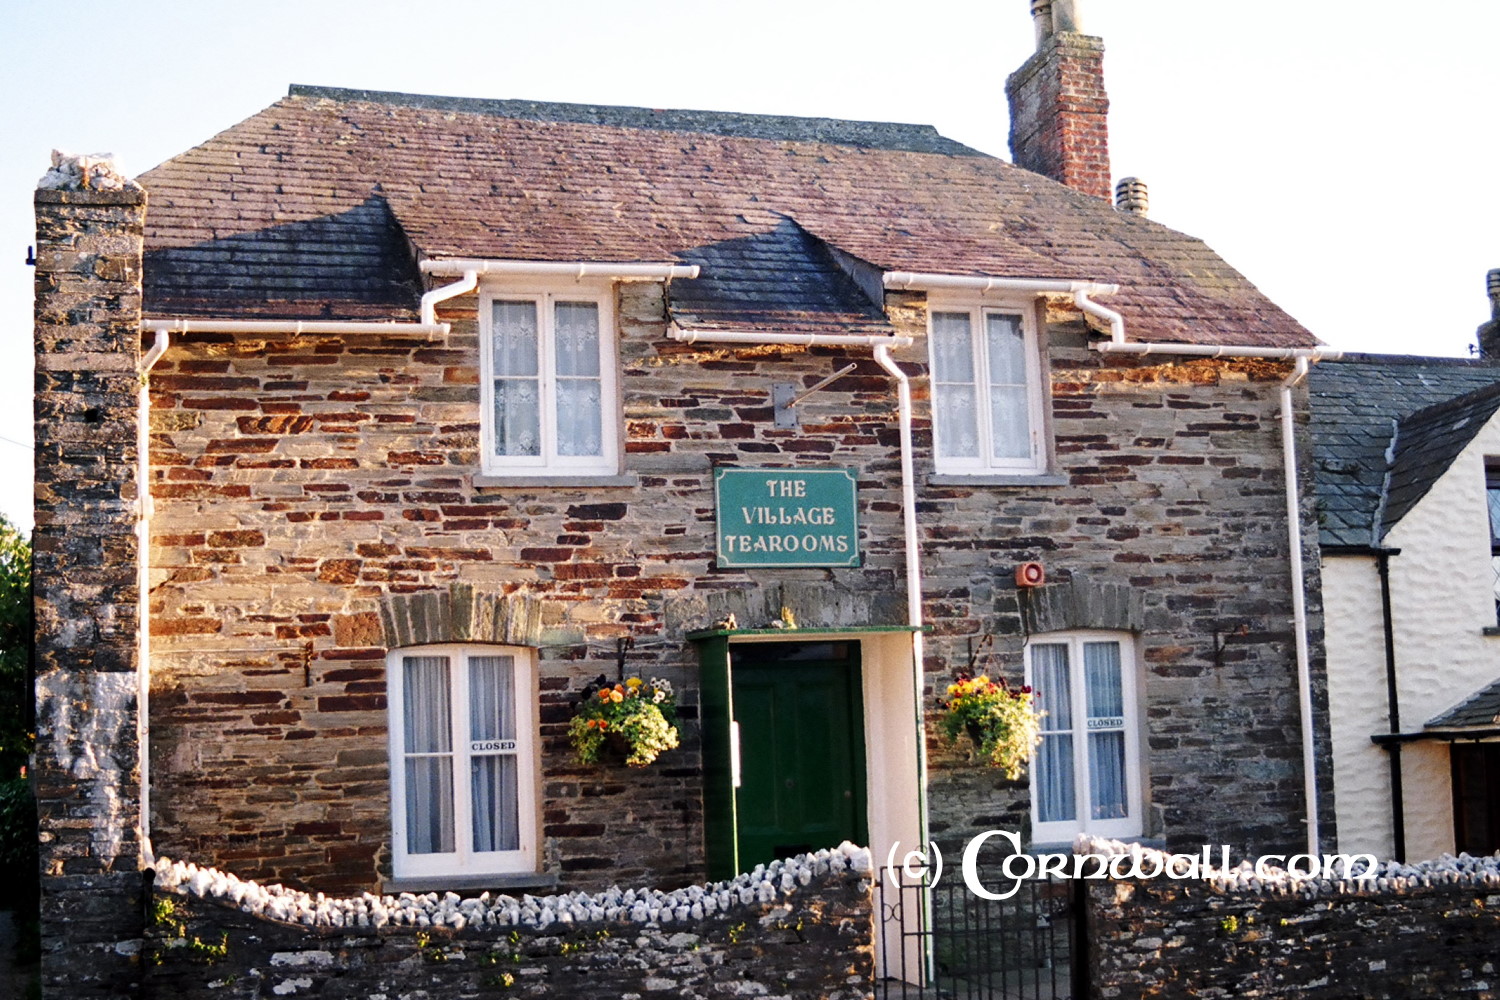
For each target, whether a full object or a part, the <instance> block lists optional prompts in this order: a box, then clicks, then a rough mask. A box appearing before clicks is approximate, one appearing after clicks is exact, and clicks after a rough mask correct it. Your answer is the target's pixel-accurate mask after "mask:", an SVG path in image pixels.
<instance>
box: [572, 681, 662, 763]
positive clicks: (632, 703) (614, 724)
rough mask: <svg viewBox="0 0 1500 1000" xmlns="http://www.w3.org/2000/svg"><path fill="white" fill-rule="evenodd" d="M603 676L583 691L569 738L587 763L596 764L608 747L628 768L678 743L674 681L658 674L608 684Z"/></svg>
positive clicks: (652, 759)
mask: <svg viewBox="0 0 1500 1000" xmlns="http://www.w3.org/2000/svg"><path fill="white" fill-rule="evenodd" d="M602 682H603V678H600V680H599V681H597V682H595V683H594V684H591V685H590V686H589V687H587V688H585V689H584V691H583V700H582V701H581V702H580V703H579V705H578V712H577V713H576V714H575V715H574V716H573V721H572V722H570V723H568V739H570V740H571V741H572V742H573V750H574V752H575V753H577V755H578V760H579V762H580V763H583V764H597V763H599V761H600V760H601V759H602V758H603V756H604V754H605V751H606V749H612V750H614V751H615V752H616V753H618V754H620V755H621V756H623V757H624V758H625V765H626V766H627V767H646V766H647V765H649V764H650V763H652V762H653V761H654V760H656V758H657V757H659V756H660V755H661V754H662V753H664V752H665V751H667V750H671V749H672V748H674V747H676V746H677V700H676V697H675V696H674V694H673V692H672V685H670V684H668V683H667V682H666V681H664V680H662V679H661V678H659V677H653V678H652V679H651V680H650V681H649V682H647V681H643V680H641V679H640V678H639V677H631V678H628V679H627V680H626V681H624V682H623V683H621V684H616V685H614V686H612V687H611V686H609V685H606V684H604V683H602Z"/></svg>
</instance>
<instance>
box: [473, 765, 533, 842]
mask: <svg viewBox="0 0 1500 1000" xmlns="http://www.w3.org/2000/svg"><path fill="white" fill-rule="evenodd" d="M469 770H470V771H471V772H472V773H471V775H470V784H471V786H472V791H473V796H474V806H473V813H474V830H473V833H474V850H476V851H514V850H519V849H520V846H521V825H520V822H519V815H518V814H519V808H518V802H517V797H518V794H519V790H518V787H517V761H516V755H515V754H513V753H505V754H484V755H477V756H475V757H473V758H472V759H471V760H470V761H469Z"/></svg>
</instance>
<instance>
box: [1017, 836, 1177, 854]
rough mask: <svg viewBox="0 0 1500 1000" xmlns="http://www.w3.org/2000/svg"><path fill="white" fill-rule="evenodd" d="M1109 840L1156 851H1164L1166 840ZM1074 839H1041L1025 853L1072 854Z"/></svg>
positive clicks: (1122, 838)
mask: <svg viewBox="0 0 1500 1000" xmlns="http://www.w3.org/2000/svg"><path fill="white" fill-rule="evenodd" d="M1109 839H1110V840H1118V841H1119V842H1120V843H1122V844H1139V845H1140V846H1142V847H1146V848H1150V849H1152V850H1156V851H1165V850H1166V849H1167V842H1166V841H1165V840H1164V839H1162V838H1160V837H1111V838H1109ZM1073 844H1074V841H1071V840H1059V841H1055V842H1054V841H1043V842H1041V843H1036V844H1028V845H1027V846H1026V852H1025V853H1027V854H1032V855H1036V854H1072V853H1073Z"/></svg>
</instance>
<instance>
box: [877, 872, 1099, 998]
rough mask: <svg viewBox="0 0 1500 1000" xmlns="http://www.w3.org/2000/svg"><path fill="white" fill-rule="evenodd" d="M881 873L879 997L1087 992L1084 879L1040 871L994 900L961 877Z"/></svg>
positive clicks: (1034, 995)
mask: <svg viewBox="0 0 1500 1000" xmlns="http://www.w3.org/2000/svg"><path fill="white" fill-rule="evenodd" d="M878 874H879V875H880V876H881V877H880V879H879V881H878V884H877V888H876V903H877V920H878V925H877V927H876V934H877V938H878V940H877V951H876V962H877V971H876V984H875V996H876V997H877V998H878V1000H1086V998H1085V997H1084V988H1083V984H1084V983H1086V982H1087V977H1086V976H1085V975H1082V974H1080V970H1082V969H1083V968H1084V964H1083V963H1084V958H1085V955H1084V948H1085V945H1086V939H1085V936H1084V934H1083V933H1082V920H1081V919H1080V918H1081V914H1082V912H1083V909H1082V905H1081V900H1080V899H1079V898H1078V893H1079V891H1081V889H1082V886H1083V883H1081V882H1070V881H1064V880H1060V879H1052V878H1047V877H1043V878H1031V879H1026V880H1023V881H1021V882H1020V883H1019V885H1017V886H1016V892H1015V894H1014V895H1011V896H1010V897H1009V898H1008V899H1004V900H988V899H983V898H981V897H980V896H977V895H975V894H974V893H972V892H970V891H969V889H968V887H967V886H966V885H964V883H963V881H962V880H960V879H956V878H948V879H939V880H938V884H937V885H936V886H933V885H929V884H928V882H929V879H928V877H927V875H926V874H925V873H923V874H921V876H920V877H918V878H910V877H907V876H906V875H905V874H904V873H903V872H902V871H901V870H900V869H891V868H887V869H882V870H880V871H879V872H878ZM1013 884H1015V883H1010V882H1007V883H1006V884H1005V889H1006V890H1007V891H1008V890H1009V888H1010V886H1011V885H1013ZM1075 984H1076V985H1075Z"/></svg>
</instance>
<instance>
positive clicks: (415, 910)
mask: <svg viewBox="0 0 1500 1000" xmlns="http://www.w3.org/2000/svg"><path fill="white" fill-rule="evenodd" d="M155 868H156V885H157V886H159V887H161V888H163V889H166V890H168V891H170V892H174V893H176V894H178V895H182V896H196V897H198V898H200V899H217V900H222V901H224V902H227V903H230V904H232V905H234V906H236V907H238V908H239V909H241V910H243V911H244V912H246V913H250V914H253V915H255V916H259V917H265V918H268V919H271V920H280V921H283V922H286V923H292V924H301V925H304V926H308V927H336V928H369V929H373V928H381V927H388V926H391V927H402V926H405V927H419V928H420V927H447V928H451V929H453V930H462V929H463V928H465V927H475V928H499V927H526V928H531V929H535V930H546V929H548V928H555V927H556V926H557V925H563V926H564V927H565V926H567V925H569V924H575V923H581V922H584V921H612V922H620V921H628V922H631V923H637V924H649V923H674V922H675V923H686V922H696V921H699V920H703V919H705V918H707V917H711V916H714V915H715V914H726V913H730V912H733V911H735V910H737V909H740V908H742V907H748V906H754V905H758V904H760V905H763V904H770V903H775V902H777V901H778V900H781V899H784V898H785V897H787V896H789V895H791V894H792V893H794V892H796V891H797V889H799V888H801V887H804V886H807V885H809V884H811V883H812V881H813V880H814V879H816V878H820V877H822V876H825V875H828V874H838V873H841V872H845V871H852V872H856V873H859V874H861V875H866V876H868V875H869V874H870V872H871V871H872V870H873V861H872V859H871V856H870V851H869V849H868V848H864V847H856V846H855V845H853V844H851V843H849V842H847V841H846V842H844V843H843V844H840V845H839V846H838V847H837V848H834V849H832V850H822V851H817V852H814V853H812V854H803V855H799V856H797V857H794V858H788V859H787V860H785V861H773V862H772V863H771V864H769V865H757V866H756V868H755V870H754V871H751V872H747V873H745V874H743V875H740V876H737V877H736V878H734V879H731V880H729V881H726V882H716V883H713V884H710V885H692V886H688V887H686V888H683V889H674V890H672V891H670V892H664V891H662V890H660V889H620V888H618V887H612V888H609V889H605V890H604V891H602V892H597V893H585V892H570V893H563V894H559V895H552V896H531V895H523V896H521V897H520V898H519V899H518V898H516V897H513V896H506V895H499V896H492V895H491V894H490V893H488V892H486V893H483V894H481V895H479V896H476V897H472V898H469V899H463V898H461V897H460V896H459V895H458V894H457V893H455V892H445V893H442V894H439V893H436V892H429V893H424V894H422V895H416V894H413V893H409V892H403V893H401V894H399V895H396V896H375V895H372V894H370V893H363V894H361V895H359V896H352V897H345V898H329V897H327V896H325V895H323V893H321V892H320V893H317V894H309V893H306V892H302V891H300V890H297V889H288V888H286V887H284V886H282V885H261V884H260V883H259V882H254V881H251V880H248V879H242V878H239V877H238V876H236V875H233V874H231V873H228V872H222V871H219V870H218V869H216V868H208V867H199V866H198V865H195V864H192V863H191V862H183V861H172V860H171V859H169V858H158V859H157V861H156V866H155Z"/></svg>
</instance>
